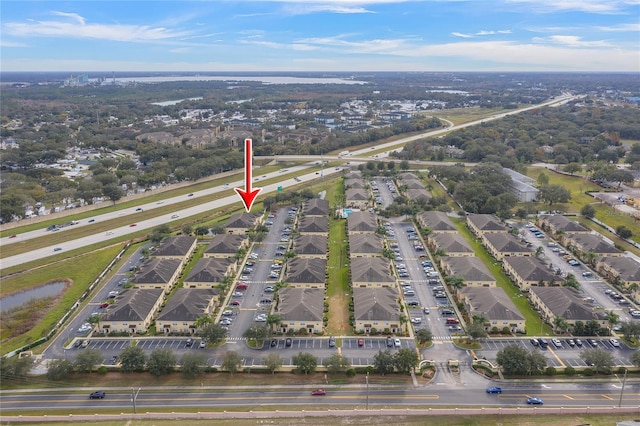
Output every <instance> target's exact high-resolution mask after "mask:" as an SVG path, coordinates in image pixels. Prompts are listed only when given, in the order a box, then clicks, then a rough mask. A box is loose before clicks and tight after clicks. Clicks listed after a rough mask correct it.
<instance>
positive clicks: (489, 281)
mask: <svg viewBox="0 0 640 426" xmlns="http://www.w3.org/2000/svg"><path fill="white" fill-rule="evenodd" d="M440 266H441V267H442V271H443V272H444V273H445V274H446V275H448V276H450V277H460V278H462V279H463V280H464V283H465V285H467V286H469V287H495V286H496V279H495V278H494V277H493V275H491V272H489V270H488V269H487V267H486V266H484V263H482V261H481V260H480V259H479V258H477V257H475V256H463V257H441V258H440Z"/></svg>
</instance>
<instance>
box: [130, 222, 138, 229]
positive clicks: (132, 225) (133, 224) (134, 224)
mask: <svg viewBox="0 0 640 426" xmlns="http://www.w3.org/2000/svg"><path fill="white" fill-rule="evenodd" d="M134 226H138V224H137V223H132V224H131V225H129V227H130V228H133V227H134Z"/></svg>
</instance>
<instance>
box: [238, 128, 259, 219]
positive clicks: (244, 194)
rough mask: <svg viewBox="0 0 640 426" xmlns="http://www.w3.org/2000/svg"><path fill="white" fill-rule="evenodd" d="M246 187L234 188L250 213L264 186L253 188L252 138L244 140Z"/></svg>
mask: <svg viewBox="0 0 640 426" xmlns="http://www.w3.org/2000/svg"><path fill="white" fill-rule="evenodd" d="M244 187H245V190H244V191H243V190H242V189H240V188H234V189H235V191H236V192H237V193H238V195H239V196H240V198H242V202H243V203H244V208H245V209H246V210H247V213H249V212H250V211H251V206H252V205H253V202H254V201H255V200H256V197H257V196H258V194H259V193H260V191H262V188H256V189H254V190H253V191H252V190H251V139H245V140H244Z"/></svg>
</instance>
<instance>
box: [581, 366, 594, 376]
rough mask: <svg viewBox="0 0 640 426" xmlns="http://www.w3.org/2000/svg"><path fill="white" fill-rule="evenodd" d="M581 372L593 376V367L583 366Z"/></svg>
mask: <svg viewBox="0 0 640 426" xmlns="http://www.w3.org/2000/svg"><path fill="white" fill-rule="evenodd" d="M582 374H584V375H585V376H593V374H594V373H593V369H591V368H585V369H584V370H582Z"/></svg>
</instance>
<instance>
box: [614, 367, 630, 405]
mask: <svg viewBox="0 0 640 426" xmlns="http://www.w3.org/2000/svg"><path fill="white" fill-rule="evenodd" d="M627 371H628V370H627V369H626V368H625V369H624V376H622V386H621V387H620V399H619V400H618V408H620V407H622V394H623V393H624V385H625V384H626V383H627ZM614 376H616V379H618V381H620V379H619V378H618V375H617V374H614Z"/></svg>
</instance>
